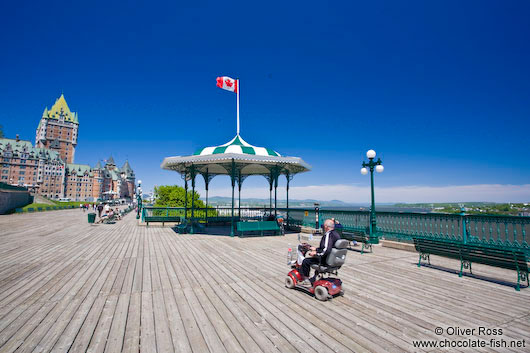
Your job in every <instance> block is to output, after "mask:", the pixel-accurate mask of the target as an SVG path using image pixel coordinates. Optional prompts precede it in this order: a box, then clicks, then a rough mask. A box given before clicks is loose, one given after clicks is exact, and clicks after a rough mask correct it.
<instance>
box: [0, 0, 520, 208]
mask: <svg viewBox="0 0 530 353" xmlns="http://www.w3.org/2000/svg"><path fill="white" fill-rule="evenodd" d="M529 13H530V3H528V2H527V1H510V2H504V1H466V2H462V1H444V2H441V1H439V2H432V1H417V2H415V1H408V2H406V4H405V3H404V2H395V1H374V2H369V3H367V2H362V3H354V2H330V3H325V2H307V1H306V2H299V3H295V2H289V3H288V4H286V3H280V2H278V3H268V4H267V5H257V4H254V3H252V2H240V3H236V2H222V3H220V2H216V3H214V4H208V3H206V2H183V3H179V2H175V1H171V2H158V1H149V2H134V3H130V4H125V3H123V2H90V3H87V4H80V3H76V2H74V3H59V2H53V1H47V2H42V3H34V4H32V5H31V7H29V6H27V4H21V3H17V2H3V3H2V4H1V5H0V19H1V22H0V41H1V43H2V48H3V50H2V52H3V53H2V55H0V77H1V79H0V92H1V93H2V94H1V95H0V106H1V107H2V109H1V111H0V124H1V125H3V127H4V133H5V134H6V135H7V136H8V137H14V136H15V134H17V133H18V134H20V136H21V138H24V139H29V140H31V141H33V140H34V135H35V128H36V127H37V124H38V120H39V118H40V116H41V114H42V111H43V109H44V107H45V106H48V107H50V106H51V105H52V104H53V102H54V101H55V99H56V98H57V97H58V96H59V95H60V94H61V91H62V92H64V94H65V97H66V100H67V102H68V104H69V106H70V108H71V109H72V110H73V111H76V112H78V113H79V121H80V131H79V144H78V149H77V152H76V163H88V164H91V165H94V164H95V163H96V162H97V160H98V159H106V158H107V157H108V156H109V155H112V156H113V157H114V158H115V159H116V161H117V162H118V164H122V163H123V162H124V160H125V159H126V158H128V159H129V161H130V163H131V165H132V167H133V168H134V169H135V171H136V173H137V176H138V177H139V178H140V179H142V180H143V181H144V186H145V187H144V190H149V189H151V188H152V187H153V185H161V184H172V183H182V182H181V180H180V178H179V177H178V176H177V175H176V174H175V173H170V172H167V171H163V170H161V169H160V168H159V166H160V163H161V161H162V159H163V158H164V157H166V156H173V155H187V154H191V153H193V152H194V151H195V150H196V149H197V148H200V147H204V146H212V145H219V144H222V143H225V142H227V141H229V140H230V139H231V138H232V137H233V136H234V135H235V95H233V94H232V93H229V92H226V91H223V90H221V89H219V88H217V87H216V86H215V78H216V77H217V76H221V75H227V76H231V77H239V78H240V79H241V135H242V137H243V138H244V139H245V140H246V141H247V142H249V143H251V144H253V145H256V146H265V147H271V148H273V149H275V150H276V151H278V152H280V153H281V154H283V155H294V156H299V157H302V158H303V159H304V160H305V161H306V162H308V163H309V164H311V165H312V166H313V170H312V171H311V172H310V173H305V174H303V175H299V176H297V177H296V178H295V179H294V182H293V184H292V185H293V186H296V187H297V189H295V191H294V196H293V197H297V198H305V197H308V198H313V197H314V198H320V199H343V200H344V201H351V202H366V201H368V200H369V191H368V188H367V186H368V183H369V179H368V178H367V177H365V176H362V175H361V174H360V173H359V169H360V164H361V162H362V160H363V158H364V154H365V152H366V150H368V149H370V148H373V149H375V150H376V151H377V152H378V155H379V156H381V157H382V159H383V163H384V165H385V172H384V173H383V174H380V175H377V180H376V183H377V186H378V188H379V190H378V193H377V195H378V197H377V198H378V200H379V201H381V202H383V201H386V202H391V201H396V202H397V201H402V200H404V201H409V202H413V201H426V202H428V201H462V200H463V201H472V200H471V199H473V201H530V186H529V184H530V177H529V176H530V158H529V157H530V149H529V148H528V140H529V138H528V130H529V127H530V119H529V117H530V65H528V63H529V62H530V45H529V42H530V41H529V40H528V38H529V37H530V21H528V14H529ZM284 183H285V181H283V180H282V181H281V183H280V184H284ZM198 185H199V190H200V189H201V187H202V184H201V183H199V184H198ZM211 185H212V186H211V194H212V195H216V194H219V195H225V194H226V193H227V190H228V189H227V187H228V185H229V182H228V179H227V178H223V177H220V178H218V179H214V181H213V182H212V184H211ZM245 187H246V188H245ZM245 187H244V188H243V197H250V196H264V197H265V196H267V182H266V181H265V179H262V178H258V177H255V178H249V179H248V180H247V181H246V184H245ZM462 188H464V189H462ZM499 188H500V189H499ZM316 190H318V191H316ZM331 190H334V191H331ZM428 190H430V191H428ZM485 190H487V191H485ZM492 190H494V191H492ZM391 195H392V196H391ZM464 197H465V198H466V199H462V198H464Z"/></svg>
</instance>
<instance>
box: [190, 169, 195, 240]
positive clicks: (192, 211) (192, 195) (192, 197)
mask: <svg viewBox="0 0 530 353" xmlns="http://www.w3.org/2000/svg"><path fill="white" fill-rule="evenodd" d="M194 201H195V167H194V166H193V165H192V166H191V227H190V234H193V233H194V232H195V231H194V229H193V222H194V220H195V202H194Z"/></svg>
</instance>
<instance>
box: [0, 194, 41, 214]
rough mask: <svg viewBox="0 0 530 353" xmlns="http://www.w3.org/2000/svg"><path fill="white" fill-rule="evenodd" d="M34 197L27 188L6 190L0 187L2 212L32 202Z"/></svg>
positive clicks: (0, 207) (0, 208)
mask: <svg viewBox="0 0 530 353" xmlns="http://www.w3.org/2000/svg"><path fill="white" fill-rule="evenodd" d="M32 199H33V197H32V196H31V195H30V194H29V191H27V190H4V189H0V214H5V213H7V212H8V211H9V210H12V209H15V208H18V207H24V206H26V205H27V204H30V203H31V202H32Z"/></svg>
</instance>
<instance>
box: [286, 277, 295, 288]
mask: <svg viewBox="0 0 530 353" xmlns="http://www.w3.org/2000/svg"><path fill="white" fill-rule="evenodd" d="M285 286H286V287H287V288H289V289H293V288H294V281H293V279H292V277H291V276H287V277H285Z"/></svg>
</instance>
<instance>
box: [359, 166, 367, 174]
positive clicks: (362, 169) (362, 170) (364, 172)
mask: <svg viewBox="0 0 530 353" xmlns="http://www.w3.org/2000/svg"><path fill="white" fill-rule="evenodd" d="M361 174H362V175H366V174H368V169H366V168H364V167H363V168H361Z"/></svg>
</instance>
